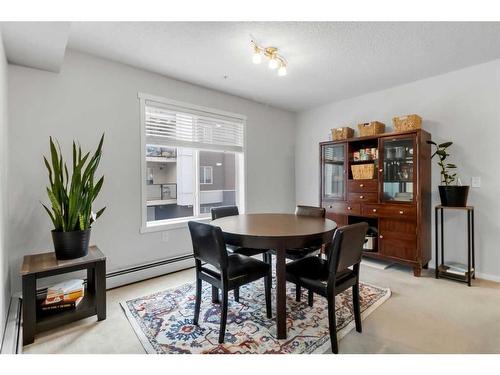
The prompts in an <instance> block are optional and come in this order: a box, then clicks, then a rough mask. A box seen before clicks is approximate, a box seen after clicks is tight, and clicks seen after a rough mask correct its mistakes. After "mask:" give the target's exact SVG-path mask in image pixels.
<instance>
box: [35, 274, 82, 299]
mask: <svg viewBox="0 0 500 375" xmlns="http://www.w3.org/2000/svg"><path fill="white" fill-rule="evenodd" d="M84 295H85V286H84V285H83V280H81V279H72V280H67V281H64V282H61V283H57V284H55V285H53V286H51V287H49V288H48V289H47V296H46V298H45V301H44V304H45V305H52V304H58V303H72V302H75V301H76V300H78V299H79V298H82V297H83V296H84Z"/></svg>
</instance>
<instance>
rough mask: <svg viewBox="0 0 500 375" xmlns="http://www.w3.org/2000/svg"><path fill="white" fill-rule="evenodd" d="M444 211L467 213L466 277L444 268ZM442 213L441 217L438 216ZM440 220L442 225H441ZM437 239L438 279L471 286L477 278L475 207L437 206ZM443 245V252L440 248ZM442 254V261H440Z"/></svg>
mask: <svg viewBox="0 0 500 375" xmlns="http://www.w3.org/2000/svg"><path fill="white" fill-rule="evenodd" d="M444 210H461V211H466V212H467V273H466V274H465V275H464V276H461V275H456V274H453V273H449V272H446V269H445V267H444V264H445V262H444ZM439 213H440V215H438V214H439ZM439 218H440V219H441V220H440V221H441V225H439ZM434 221H435V230H436V233H435V237H436V279H439V278H440V277H443V278H447V279H452V280H456V281H461V282H465V283H467V284H468V285H469V286H471V279H475V278H476V266H475V250H474V207H473V206H467V207H449V206H441V205H439V206H436V208H435V220H434ZM439 228H441V231H440V235H439V233H438V232H439ZM439 245H441V251H440V246H439ZM439 253H441V261H440V260H439Z"/></svg>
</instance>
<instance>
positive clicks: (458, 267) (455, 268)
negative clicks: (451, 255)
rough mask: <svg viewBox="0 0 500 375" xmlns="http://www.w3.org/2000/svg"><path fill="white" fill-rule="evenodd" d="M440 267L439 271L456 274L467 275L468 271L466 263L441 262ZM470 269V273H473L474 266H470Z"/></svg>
mask: <svg viewBox="0 0 500 375" xmlns="http://www.w3.org/2000/svg"><path fill="white" fill-rule="evenodd" d="M440 268H441V271H444V272H446V273H450V274H453V275H457V276H467V275H468V273H469V271H468V270H467V266H466V265H464V264H461V263H457V262H448V263H446V264H443V265H442V266H441V267H440ZM470 271H471V273H473V272H474V268H473V267H471V269H470Z"/></svg>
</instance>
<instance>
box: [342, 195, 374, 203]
mask: <svg viewBox="0 0 500 375" xmlns="http://www.w3.org/2000/svg"><path fill="white" fill-rule="evenodd" d="M377 200H378V193H349V201H351V202H367V203H376V202H377Z"/></svg>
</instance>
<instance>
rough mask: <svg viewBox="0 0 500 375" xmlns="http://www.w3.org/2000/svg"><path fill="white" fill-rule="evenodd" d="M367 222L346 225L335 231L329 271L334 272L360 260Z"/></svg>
mask: <svg viewBox="0 0 500 375" xmlns="http://www.w3.org/2000/svg"><path fill="white" fill-rule="evenodd" d="M367 231H368V223H364V222H363V223H356V224H352V225H346V226H344V227H342V228H339V229H337V230H336V231H335V234H334V235H333V241H332V247H331V249H330V256H329V262H330V265H329V266H330V273H334V274H336V273H337V272H338V271H342V270H345V269H346V268H348V267H350V266H354V265H356V264H358V263H360V262H361V256H362V254H363V244H364V242H365V236H366V232H367Z"/></svg>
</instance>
